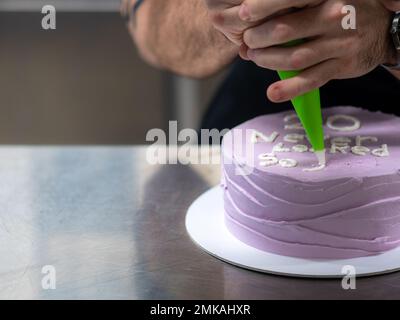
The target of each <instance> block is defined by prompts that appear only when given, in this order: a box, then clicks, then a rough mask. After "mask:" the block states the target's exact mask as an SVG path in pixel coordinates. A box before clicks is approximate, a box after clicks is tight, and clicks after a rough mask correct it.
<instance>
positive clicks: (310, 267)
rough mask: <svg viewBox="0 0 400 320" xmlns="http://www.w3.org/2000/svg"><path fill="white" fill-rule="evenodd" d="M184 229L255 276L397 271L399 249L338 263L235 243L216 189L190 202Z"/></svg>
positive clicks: (204, 246)
mask: <svg viewBox="0 0 400 320" xmlns="http://www.w3.org/2000/svg"><path fill="white" fill-rule="evenodd" d="M186 229H187V231H188V233H189V235H190V237H191V238H192V240H193V241H194V242H195V243H196V244H197V245H199V246H200V247H201V248H202V249H203V250H204V251H206V252H207V253H209V254H211V255H212V256H214V257H216V258H218V259H220V260H223V261H225V262H227V263H230V264H233V265H235V266H238V267H242V268H245V269H249V270H253V271H258V272H264V273H269V274H276V275H283V276H291V277H306V278H342V277H344V276H345V275H346V271H345V270H346V269H344V267H345V266H351V267H354V268H355V271H356V276H357V277H365V276H373V275H380V274H385V273H390V272H394V271H399V270H400V248H396V249H394V250H390V251H388V252H385V253H383V254H380V255H377V256H370V257H362V258H354V259H342V260H325V259H321V260H319V259H316V260H314V259H300V258H293V257H287V256H281V255H277V254H272V253H268V252H265V251H261V250H258V249H256V248H253V247H251V246H249V245H247V244H245V243H243V242H241V241H240V240H238V239H236V238H235V237H234V236H233V235H232V234H231V233H230V232H229V231H228V229H227V228H226V226H225V223H224V208H223V191H222V190H221V188H220V187H215V188H212V189H210V190H209V191H207V192H205V193H204V194H202V195H201V196H200V197H199V198H197V199H196V200H195V201H194V202H193V204H192V205H191V206H190V208H189V210H188V212H187V215H186ZM353 270H354V269H353Z"/></svg>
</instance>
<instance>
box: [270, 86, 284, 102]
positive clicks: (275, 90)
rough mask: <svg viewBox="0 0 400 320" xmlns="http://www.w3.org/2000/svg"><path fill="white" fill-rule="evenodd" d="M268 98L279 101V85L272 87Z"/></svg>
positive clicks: (280, 97)
mask: <svg viewBox="0 0 400 320" xmlns="http://www.w3.org/2000/svg"><path fill="white" fill-rule="evenodd" d="M270 98H271V100H273V101H281V100H282V99H283V94H282V90H281V89H280V88H279V87H273V88H272V89H271V92H270Z"/></svg>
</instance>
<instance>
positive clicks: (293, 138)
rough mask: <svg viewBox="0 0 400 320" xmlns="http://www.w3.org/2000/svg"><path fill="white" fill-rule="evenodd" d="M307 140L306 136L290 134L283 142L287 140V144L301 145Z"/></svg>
mask: <svg viewBox="0 0 400 320" xmlns="http://www.w3.org/2000/svg"><path fill="white" fill-rule="evenodd" d="M304 138H305V136H304V134H299V133H290V134H287V135H286V136H285V137H284V138H283V140H285V141H286V142H290V143H299V142H301V141H303V140H304Z"/></svg>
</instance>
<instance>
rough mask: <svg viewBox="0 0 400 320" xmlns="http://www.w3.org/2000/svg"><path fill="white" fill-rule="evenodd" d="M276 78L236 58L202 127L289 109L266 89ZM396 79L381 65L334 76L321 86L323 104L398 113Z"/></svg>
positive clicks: (399, 92) (398, 85) (220, 126)
mask: <svg viewBox="0 0 400 320" xmlns="http://www.w3.org/2000/svg"><path fill="white" fill-rule="evenodd" d="M277 80H279V77H278V75H277V73H276V72H274V71H270V70H266V69H262V68H259V67H258V66H256V65H255V64H254V63H252V62H248V61H243V60H238V61H236V62H235V63H234V65H233V66H232V70H231V71H230V73H229V75H228V77H227V79H226V80H225V82H224V83H223V84H222V85H221V87H220V89H219V91H218V92H217V94H216V96H215V97H214V99H213V100H212V102H211V105H210V107H209V109H208V111H207V113H206V115H205V117H204V119H203V123H202V128H204V129H213V128H217V129H220V130H222V129H225V128H229V129H230V128H233V127H235V126H236V125H238V124H240V123H242V122H244V121H246V120H249V119H252V118H254V117H256V116H259V115H263V114H269V113H277V112H281V111H286V110H291V109H293V107H292V105H291V103H290V102H287V103H280V104H275V103H272V102H270V101H269V100H268V98H267V97H266V89H267V87H268V86H269V85H270V84H272V83H273V82H275V81H277ZM399 98H400V81H399V80H397V79H396V78H395V77H394V76H393V75H391V74H390V73H389V72H388V71H387V70H385V69H384V68H383V67H378V68H377V69H375V70H374V71H372V72H370V73H369V74H367V75H365V76H363V77H360V78H356V79H348V80H334V81H331V82H329V83H328V84H326V85H325V86H324V87H322V88H321V103H322V107H323V108H328V107H332V106H339V105H342V106H343V105H345V106H346V105H351V106H356V107H363V108H365V109H369V110H371V111H376V110H380V111H382V112H386V113H394V114H397V115H400V106H398V104H399V101H400V99H399Z"/></svg>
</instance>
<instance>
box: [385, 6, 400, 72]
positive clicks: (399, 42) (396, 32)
mask: <svg viewBox="0 0 400 320" xmlns="http://www.w3.org/2000/svg"><path fill="white" fill-rule="evenodd" d="M390 34H391V36H392V40H393V45H394V48H395V50H396V54H397V63H396V64H388V63H385V64H383V66H384V67H386V68H388V69H392V70H400V11H397V12H396V13H395V14H394V17H393V21H392V26H391V27H390Z"/></svg>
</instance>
